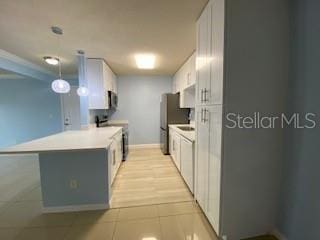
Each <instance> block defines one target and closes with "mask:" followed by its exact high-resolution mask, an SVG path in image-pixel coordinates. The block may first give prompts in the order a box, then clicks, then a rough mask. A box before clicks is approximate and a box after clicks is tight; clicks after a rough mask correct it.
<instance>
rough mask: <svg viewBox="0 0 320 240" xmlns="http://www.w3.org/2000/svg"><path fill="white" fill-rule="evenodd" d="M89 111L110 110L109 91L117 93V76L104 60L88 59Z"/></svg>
mask: <svg viewBox="0 0 320 240" xmlns="http://www.w3.org/2000/svg"><path fill="white" fill-rule="evenodd" d="M87 79H88V88H89V92H90V94H89V109H108V108H109V102H108V91H112V92H115V93H117V84H116V75H115V74H114V73H113V72H112V70H111V69H110V67H109V66H108V65H107V64H106V63H105V61H104V60H103V59H90V58H89V59H87Z"/></svg>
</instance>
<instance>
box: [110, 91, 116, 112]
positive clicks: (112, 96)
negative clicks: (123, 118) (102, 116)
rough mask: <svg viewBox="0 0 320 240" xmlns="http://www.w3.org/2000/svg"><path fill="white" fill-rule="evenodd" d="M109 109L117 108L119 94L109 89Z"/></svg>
mask: <svg viewBox="0 0 320 240" xmlns="http://www.w3.org/2000/svg"><path fill="white" fill-rule="evenodd" d="M108 101H109V109H116V108H117V106H118V96H117V94H116V93H114V92H112V91H108Z"/></svg>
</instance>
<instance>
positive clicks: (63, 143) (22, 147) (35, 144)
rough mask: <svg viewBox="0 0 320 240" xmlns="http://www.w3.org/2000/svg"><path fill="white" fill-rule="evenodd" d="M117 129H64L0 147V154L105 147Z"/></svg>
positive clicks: (118, 128) (108, 144) (119, 128)
mask: <svg viewBox="0 0 320 240" xmlns="http://www.w3.org/2000/svg"><path fill="white" fill-rule="evenodd" d="M119 131H122V128H121V127H104V128H90V129H87V130H79V131H66V132H62V133H58V134H55V135H51V136H48V137H44V138H39V139H36V140H33V141H30V142H26V143H22V144H19V145H15V146H12V147H9V148H5V149H0V154H10V153H12V154H14V153H39V152H52V151H72V150H90V149H106V148H108V147H109V146H110V144H111V142H112V137H113V136H114V135H115V134H117V133H118V132H119Z"/></svg>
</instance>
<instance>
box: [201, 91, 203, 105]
mask: <svg viewBox="0 0 320 240" xmlns="http://www.w3.org/2000/svg"><path fill="white" fill-rule="evenodd" d="M201 103H203V89H201Z"/></svg>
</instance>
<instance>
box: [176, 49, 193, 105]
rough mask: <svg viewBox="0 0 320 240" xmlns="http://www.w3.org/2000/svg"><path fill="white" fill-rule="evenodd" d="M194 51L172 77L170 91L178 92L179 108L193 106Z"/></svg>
mask: <svg viewBox="0 0 320 240" xmlns="http://www.w3.org/2000/svg"><path fill="white" fill-rule="evenodd" d="M195 83H196V53H195V52H194V53H193V54H192V55H191V56H190V57H189V58H188V60H187V61H186V62H185V63H184V64H183V65H182V66H181V68H180V69H179V70H178V71H177V72H176V74H175V75H174V77H173V85H172V92H173V93H180V108H194V107H195Z"/></svg>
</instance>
